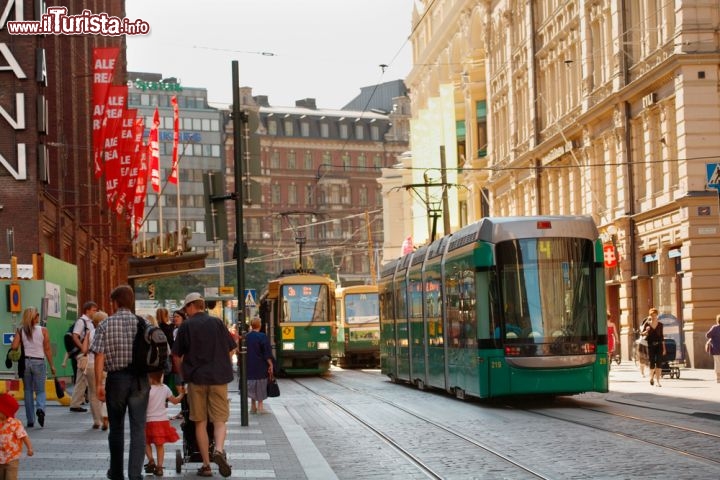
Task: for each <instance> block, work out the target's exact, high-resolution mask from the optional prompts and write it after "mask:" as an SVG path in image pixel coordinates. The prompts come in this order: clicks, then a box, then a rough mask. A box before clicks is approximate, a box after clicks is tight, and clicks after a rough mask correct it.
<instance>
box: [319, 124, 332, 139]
mask: <svg viewBox="0 0 720 480" xmlns="http://www.w3.org/2000/svg"><path fill="white" fill-rule="evenodd" d="M320 136H321V137H323V138H328V137H329V136H330V126H329V125H328V124H327V123H321V124H320Z"/></svg>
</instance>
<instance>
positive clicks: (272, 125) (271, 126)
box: [268, 120, 277, 135]
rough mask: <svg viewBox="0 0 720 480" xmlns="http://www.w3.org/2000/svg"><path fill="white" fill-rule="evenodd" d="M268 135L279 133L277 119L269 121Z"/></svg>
mask: <svg viewBox="0 0 720 480" xmlns="http://www.w3.org/2000/svg"><path fill="white" fill-rule="evenodd" d="M268 135H277V122H276V121H275V120H270V121H268Z"/></svg>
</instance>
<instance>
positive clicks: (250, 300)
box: [245, 288, 257, 307]
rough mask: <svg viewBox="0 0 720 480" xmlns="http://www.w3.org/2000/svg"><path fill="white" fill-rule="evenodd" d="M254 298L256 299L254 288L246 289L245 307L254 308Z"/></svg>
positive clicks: (255, 304)
mask: <svg viewBox="0 0 720 480" xmlns="http://www.w3.org/2000/svg"><path fill="white" fill-rule="evenodd" d="M256 298H257V292H256V290H255V289H254V288H246V289H245V306H246V307H256V306H257V303H256Z"/></svg>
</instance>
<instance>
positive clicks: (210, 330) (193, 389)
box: [172, 292, 237, 477]
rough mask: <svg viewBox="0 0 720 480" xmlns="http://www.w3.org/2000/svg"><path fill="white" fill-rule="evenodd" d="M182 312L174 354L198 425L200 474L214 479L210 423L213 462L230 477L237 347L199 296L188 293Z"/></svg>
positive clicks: (194, 420) (197, 439)
mask: <svg viewBox="0 0 720 480" xmlns="http://www.w3.org/2000/svg"><path fill="white" fill-rule="evenodd" d="M183 309H184V310H185V313H186V314H187V320H185V321H184V322H183V323H182V325H180V327H179V328H178V331H177V338H176V339H175V342H174V343H173V347H172V353H173V362H174V363H175V367H176V369H177V370H178V371H181V372H182V377H183V380H184V381H185V382H187V383H188V387H187V396H188V403H189V404H190V420H192V421H193V422H195V438H196V441H197V447H198V450H199V451H200V456H201V457H202V462H203V464H202V467H200V469H199V470H198V472H197V474H198V475H199V476H201V477H211V476H212V470H211V469H210V452H209V445H210V440H209V438H208V433H207V426H208V425H207V424H208V421H210V422H212V424H213V436H214V440H215V451H214V452H213V455H212V461H213V462H215V463H216V464H217V465H218V467H219V470H220V474H221V475H222V476H223V477H229V476H230V474H231V473H232V471H231V467H230V464H229V463H228V461H227V455H226V453H225V448H224V445H225V436H226V434H227V426H226V423H227V421H228V419H229V418H230V406H229V405H228V383H230V382H231V381H232V380H233V370H232V354H233V352H234V351H235V349H236V348H237V344H236V343H235V341H234V340H233V339H232V336H231V335H230V332H229V331H228V329H227V327H226V326H225V324H224V323H223V321H222V320H220V319H219V318H217V317H212V316H210V315H208V313H207V312H206V311H205V300H204V299H203V297H202V296H201V295H200V294H199V293H197V292H193V293H189V294H188V295H187V296H186V297H185V301H184V303H183Z"/></svg>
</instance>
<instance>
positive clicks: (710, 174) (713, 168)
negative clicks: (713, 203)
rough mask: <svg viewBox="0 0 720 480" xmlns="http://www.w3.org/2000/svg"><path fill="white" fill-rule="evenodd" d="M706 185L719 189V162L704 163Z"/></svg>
mask: <svg viewBox="0 0 720 480" xmlns="http://www.w3.org/2000/svg"><path fill="white" fill-rule="evenodd" d="M705 167H706V169H707V186H708V188H717V189H718V190H720V163H706V164H705Z"/></svg>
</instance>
